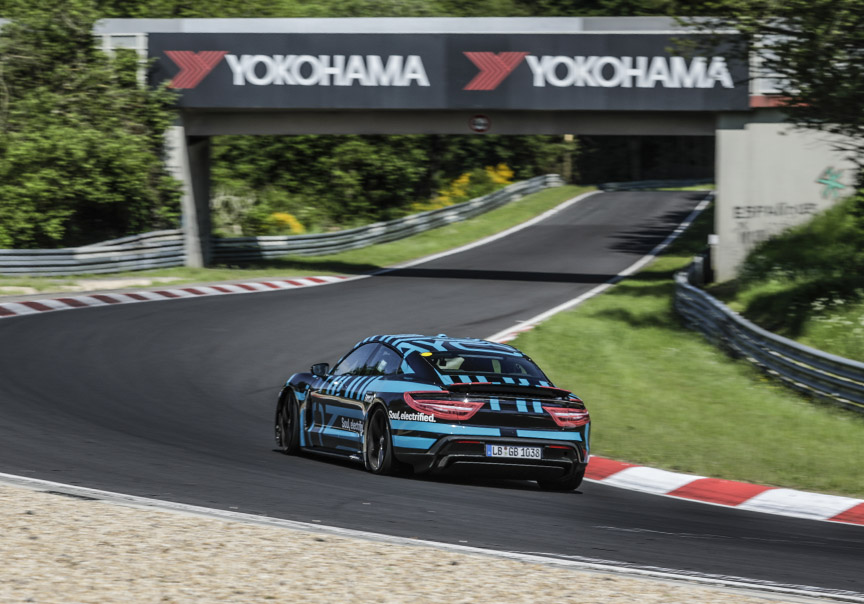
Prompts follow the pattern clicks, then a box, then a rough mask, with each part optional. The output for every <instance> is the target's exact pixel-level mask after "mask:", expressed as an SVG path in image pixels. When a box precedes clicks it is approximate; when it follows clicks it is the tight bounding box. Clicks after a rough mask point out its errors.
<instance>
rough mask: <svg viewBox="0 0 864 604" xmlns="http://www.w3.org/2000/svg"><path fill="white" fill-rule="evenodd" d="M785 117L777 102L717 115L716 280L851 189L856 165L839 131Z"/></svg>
mask: <svg viewBox="0 0 864 604" xmlns="http://www.w3.org/2000/svg"><path fill="white" fill-rule="evenodd" d="M784 119H785V116H784V114H783V112H782V111H781V110H780V109H775V108H771V109H757V110H753V111H748V112H746V113H745V112H740V113H721V114H719V115H718V118H717V139H716V145H717V153H716V180H717V201H716V209H715V218H714V229H715V233H716V234H717V237H716V243H715V244H713V245H712V250H711V252H712V253H711V257H712V264H713V268H714V272H715V275H716V279H717V280H718V281H726V280H728V279H732V278H733V277H735V275H736V274H737V270H738V268H739V266H740V264H741V262H742V261H743V260H744V258H745V257H746V255H747V253H748V252H749V251H750V250H751V249H753V247H754V246H755V245H756V244H757V243H759V242H760V241H764V240H765V239H767V238H769V237H771V236H772V235H776V234H777V233H779V232H781V231H783V230H786V229H787V228H789V227H791V226H794V225H797V224H801V223H803V222H806V221H807V220H809V219H810V218H812V217H813V215H814V214H817V213H819V212H822V211H823V210H826V209H827V208H829V207H830V206H832V205H833V204H834V203H835V202H836V201H837V200H838V199H840V198H842V197H844V196H846V195H849V194H851V193H852V192H853V185H854V182H855V165H854V164H853V163H852V162H851V161H850V160H849V159H848V158H847V157H846V156H845V154H844V153H842V152H840V151H838V150H837V144H838V143H840V142H841V139H840V138H838V137H836V136H832V135H829V134H826V133H824V132H819V131H816V130H800V129H796V128H794V127H793V126H791V125H790V124H788V123H786V122H785V121H784Z"/></svg>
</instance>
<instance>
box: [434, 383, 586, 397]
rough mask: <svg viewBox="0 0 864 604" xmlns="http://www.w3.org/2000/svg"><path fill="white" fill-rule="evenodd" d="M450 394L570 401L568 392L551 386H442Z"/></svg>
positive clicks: (463, 384) (482, 384) (461, 384)
mask: <svg viewBox="0 0 864 604" xmlns="http://www.w3.org/2000/svg"><path fill="white" fill-rule="evenodd" d="M444 387H445V388H446V389H447V390H448V391H450V392H458V393H460V394H461V393H463V392H464V393H469V392H470V393H474V394H491V395H495V394H503V395H510V396H518V397H520V398H557V399H565V400H570V398H571V396H573V395H572V394H571V393H570V391H569V390H563V389H561V388H553V387H551V386H520V385H518V384H493V383H491V382H470V383H466V382H459V383H456V384H449V385H447V386H444Z"/></svg>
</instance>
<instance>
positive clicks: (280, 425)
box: [276, 389, 300, 455]
mask: <svg viewBox="0 0 864 604" xmlns="http://www.w3.org/2000/svg"><path fill="white" fill-rule="evenodd" d="M298 416H299V409H298V407H297V397H296V396H294V392H293V391H292V390H290V389H288V390H287V391H286V393H285V394H284V395H283V396H282V397H281V398H280V399H279V404H278V405H277V406H276V446H278V447H279V450H280V451H282V452H283V453H285V454H286V455H293V454H294V453H297V451H299V450H300V418H299V417H298Z"/></svg>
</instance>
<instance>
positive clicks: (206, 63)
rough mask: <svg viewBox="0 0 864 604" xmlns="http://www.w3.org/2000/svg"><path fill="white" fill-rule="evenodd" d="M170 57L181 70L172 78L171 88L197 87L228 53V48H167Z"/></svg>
mask: <svg viewBox="0 0 864 604" xmlns="http://www.w3.org/2000/svg"><path fill="white" fill-rule="evenodd" d="M165 54H166V55H168V58H169V59H171V60H172V61H174V63H176V64H177V67H179V68H180V72H179V73H178V74H177V75H175V76H174V79H172V80H171V84H170V87H171V88H195V87H196V86H197V85H198V84H200V83H201V80H203V79H204V78H205V77H206V76H207V74H208V73H210V72H211V71H213V68H214V67H216V65H217V64H218V63H219V61H221V60H222V57H224V56H225V55H227V54H228V51H227V50H202V51H201V52H198V53H196V52H193V51H191V50H166V51H165Z"/></svg>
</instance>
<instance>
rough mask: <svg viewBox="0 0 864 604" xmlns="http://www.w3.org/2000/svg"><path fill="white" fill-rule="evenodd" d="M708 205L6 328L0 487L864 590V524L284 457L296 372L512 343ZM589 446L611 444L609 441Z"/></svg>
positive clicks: (576, 209) (572, 215)
mask: <svg viewBox="0 0 864 604" xmlns="http://www.w3.org/2000/svg"><path fill="white" fill-rule="evenodd" d="M699 198H700V195H699V194H693V193H660V192H650V193H649V192H644V193H632V192H628V193H604V194H601V195H595V196H593V197H589V198H587V199H585V200H583V201H582V202H580V203H578V204H576V205H575V206H572V207H570V208H569V209H567V210H566V211H564V212H562V213H560V214H558V215H556V216H554V217H552V218H550V219H548V220H546V221H544V222H541V223H539V224H537V225H535V226H533V227H530V228H528V229H525V230H522V231H520V232H518V233H515V234H513V235H510V236H508V237H505V238H503V239H500V240H498V241H495V242H493V243H490V244H488V245H485V246H482V247H479V248H475V249H473V250H469V251H466V252H463V253H460V254H456V255H452V256H448V257H445V258H441V259H439V260H436V261H433V262H429V263H426V264H422V265H419V266H416V267H414V268H411V269H405V270H402V271H395V272H391V273H387V274H385V275H381V276H376V277H371V278H367V279H361V280H356V281H349V282H344V283H339V284H336V285H328V286H324V287H313V288H305V289H298V290H293V291H283V292H279V291H274V292H270V293H260V294H250V295H236V296H230V295H229V296H214V297H203V298H192V299H182V300H176V301H170V302H154V303H144V304H128V305H117V306H113V307H100V308H85V309H81V310H75V311H69V312H51V313H40V314H36V315H31V316H24V317H20V318H12V319H4V320H0V368H2V369H0V472H3V473H9V474H17V475H22V476H28V477H33V478H41V479H46V480H53V481H57V482H63V483H69V484H75V485H82V486H88V487H92V488H97V489H104V490H108V491H117V492H123V493H129V494H133V495H139V496H145V497H153V498H157V499H164V500H171V501H178V502H183V503H189V504H195V505H204V506H208V507H213V508H220V509H232V510H236V511H239V512H247V513H253V514H265V515H269V516H275V517H281V518H287V519H292V520H300V521H306V522H311V521H320V522H321V523H323V524H330V525H335V526H340V527H346V528H353V529H361V530H367V531H374V532H381V533H388V534H393V535H399V536H404V537H418V538H422V539H429V540H434V541H443V542H449V543H462V544H466V545H471V546H476V547H485V548H495V549H503V550H510V551H520V552H536V553H546V554H549V555H554V556H562V557H568V558H578V557H586V558H592V559H603V560H612V561H617V562H624V563H630V564H634V565H640V566H651V567H661V568H668V569H675V570H680V571H692V572H697V573H707V574H715V575H723V576H736V577H745V578H748V579H753V580H757V581H758V580H764V581H772V582H779V583H785V584H797V585H811V586H817V587H821V588H826V589H835V590H849V591H854V592H864V572H862V568H864V529H862V528H861V527H855V526H848V525H839V524H832V523H828V522H817V521H809V520H799V519H793V518H785V517H779V516H770V515H766V514H759V513H754V512H746V511H741V510H733V509H726V508H721V507H716V506H710V505H704V504H698V503H690V502H686V501H681V500H676V499H671V498H666V497H659V496H652V495H645V494H640V493H636V492H631V491H626V490H621V489H616V488H614V487H608V486H602V485H599V484H593V483H586V484H585V485H583V487H582V488H581V490H580V491H579V492H574V493H547V492H542V491H540V490H538V489H537V488H535V487H534V485H533V483H528V482H519V481H495V482H492V481H483V480H467V479H455V478H451V479H446V478H434V479H429V478H391V477H378V476H373V475H371V474H368V473H366V472H365V471H363V470H362V468H361V467H360V466H359V465H353V464H350V463H341V462H334V461H328V460H324V459H317V458H308V457H286V456H283V455H281V454H279V453H276V452H274V450H273V436H272V432H273V430H272V419H273V413H274V408H275V402H276V394H277V391H278V388H279V386H280V384H281V383H282V382H283V381H284V379H285V378H286V377H287V376H288V375H289V374H291V373H293V372H295V371H305V370H307V368H308V367H309V365H310V364H311V363H312V362H317V361H329V362H331V363H332V362H334V361H335V360H336V358H337V356H338V355H339V354H340V353H341V352H343V351H344V350H346V349H347V348H348V347H349V346H351V345H352V344H353V343H354V342H355V341H357V340H358V339H360V338H362V337H365V336H367V335H371V334H373V333H404V332H418V333H431V334H435V333H447V334H449V335H467V336H476V337H486V336H489V335H491V334H493V333H495V332H498V331H500V330H502V329H504V328H507V327H510V326H513V325H514V324H515V323H516V322H517V321H519V320H524V319H528V318H530V317H531V316H533V315H536V314H538V313H540V312H542V311H544V310H547V309H549V308H552V307H554V306H556V305H558V304H560V303H562V302H564V301H566V300H569V299H571V298H574V297H576V296H578V295H579V294H581V293H584V292H586V291H588V290H589V289H591V288H593V287H594V286H596V285H597V284H598V283H603V282H605V281H606V280H608V279H609V278H610V277H611V276H613V275H615V274H617V273H618V272H619V271H621V270H623V269H624V268H626V267H627V266H629V265H630V264H632V263H633V262H634V261H636V260H638V259H639V258H640V257H641V256H642V255H644V254H645V253H647V252H648V251H650V250H651V248H652V247H653V246H654V245H656V244H657V243H659V242H660V241H661V240H662V239H663V238H664V237H665V236H666V235H667V234H668V233H669V232H670V231H671V230H672V229H673V228H674V226H676V225H677V224H678V223H680V222H681V221H682V220H683V219H684V218H685V217H686V216H687V215H688V213H689V212H690V211H691V210H692V208H693V207H694V206H695V205H696V203H697V202H698V201H699ZM682 362H686V359H682ZM585 369H586V375H589V376H590V368H585ZM588 403H589V408H590V401H588ZM593 436H594V439H595V443H596V442H597V441H598V440H602V438H603V427H602V426H596V427H595V430H594V431H593Z"/></svg>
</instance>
